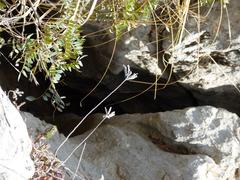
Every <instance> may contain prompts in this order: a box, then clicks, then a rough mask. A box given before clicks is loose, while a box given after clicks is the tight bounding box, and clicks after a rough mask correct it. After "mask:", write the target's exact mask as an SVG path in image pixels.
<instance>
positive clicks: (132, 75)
mask: <svg viewBox="0 0 240 180" xmlns="http://www.w3.org/2000/svg"><path fill="white" fill-rule="evenodd" d="M123 67H124V74H125V78H126V80H132V79H136V78H137V73H133V72H132V71H131V69H130V66H129V65H127V66H126V65H123Z"/></svg>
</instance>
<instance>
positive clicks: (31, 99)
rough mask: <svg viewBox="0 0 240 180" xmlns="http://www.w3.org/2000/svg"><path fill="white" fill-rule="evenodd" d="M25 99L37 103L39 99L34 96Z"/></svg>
mask: <svg viewBox="0 0 240 180" xmlns="http://www.w3.org/2000/svg"><path fill="white" fill-rule="evenodd" d="M25 99H26V100H28V101H35V100H36V99H37V98H35V97H33V96H27V97H26V98H25Z"/></svg>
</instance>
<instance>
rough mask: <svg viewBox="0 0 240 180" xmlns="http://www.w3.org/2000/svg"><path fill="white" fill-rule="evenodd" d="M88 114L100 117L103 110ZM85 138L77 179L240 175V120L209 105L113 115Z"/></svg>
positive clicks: (70, 163) (66, 151)
mask: <svg viewBox="0 0 240 180" xmlns="http://www.w3.org/2000/svg"><path fill="white" fill-rule="evenodd" d="M92 118H93V119H92V120H94V121H96V120H101V119H102V114H95V115H94V116H93V117H92ZM27 119H28V121H27V122H29V121H31V120H30V119H31V117H30V116H28V118H27ZM89 120H91V117H89ZM34 121H36V118H35V120H34ZM38 121H39V120H38ZM90 132H91V130H90V131H87V132H86V133H84V134H83V135H79V136H75V137H72V138H70V139H69V141H68V142H67V144H66V145H65V146H63V148H62V149H61V151H60V153H59V156H58V157H59V158H60V159H61V160H64V159H65V158H66V157H67V155H68V154H69V153H70V152H71V150H72V149H73V147H75V146H77V145H78V144H79V143H81V142H82V140H83V139H84V138H85V137H86V136H87V135H88V134H89V133H90ZM57 137H60V136H59V135H56V136H55V137H54V138H55V139H54V140H52V141H54V142H55V145H54V143H52V142H50V144H51V145H52V150H53V151H54V150H56V148H57V146H58V145H59V141H60V142H61V141H62V140H63V139H62V138H60V139H59V141H58V140H57ZM86 143H87V144H86V149H85V150H84V152H83V156H82V160H81V165H80V168H79V171H78V175H79V177H78V178H79V179H81V178H83V179H100V178H101V177H102V176H103V177H104V178H105V179H109V180H115V179H131V180H132V179H133V180H135V179H136V180H138V179H141V180H144V179H146V180H147V179H171V180H178V179H184V180H192V179H197V180H198V179H211V180H215V179H216V180H221V179H237V178H239V177H237V175H235V174H236V172H238V170H239V167H240V151H239V149H240V119H239V117H238V116H237V115H236V114H233V113H230V112H228V111H226V110H224V109H218V108H214V107H211V106H201V107H196V108H187V109H183V110H174V111H167V112H160V113H151V114H131V115H130V114H125V115H120V116H115V117H113V118H112V119H110V120H108V121H106V122H105V123H104V124H103V125H102V126H101V127H99V128H98V129H97V131H96V132H95V133H94V134H93V135H92V136H91V137H90V138H89V139H88V140H87V141H86ZM81 151H82V147H80V148H79V149H78V150H77V151H76V152H75V153H74V154H73V156H72V157H71V158H70V159H69V161H68V162H67V163H66V165H67V167H69V168H70V169H71V168H72V170H73V172H74V171H75V169H74V168H76V166H77V162H78V159H79V157H80V154H81Z"/></svg>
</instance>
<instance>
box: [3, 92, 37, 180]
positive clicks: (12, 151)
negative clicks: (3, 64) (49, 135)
mask: <svg viewBox="0 0 240 180" xmlns="http://www.w3.org/2000/svg"><path fill="white" fill-rule="evenodd" d="M0 144H1V146H0V179H3V180H15V179H17V180H26V179H29V178H31V177H32V175H33V173H34V166H33V162H32V160H31V158H30V153H31V150H32V143H31V140H30V138H29V136H28V132H27V128H26V125H25V122H24V121H23V119H22V117H21V115H20V114H19V112H18V110H17V109H16V108H15V107H14V106H13V105H12V104H11V102H10V100H9V99H8V97H7V96H6V95H5V93H4V92H3V91H2V89H1V88H0Z"/></svg>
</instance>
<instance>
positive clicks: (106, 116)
mask: <svg viewBox="0 0 240 180" xmlns="http://www.w3.org/2000/svg"><path fill="white" fill-rule="evenodd" d="M111 111H112V107H110V108H109V109H107V108H106V107H105V115H104V116H103V118H104V119H110V118H112V117H113V116H115V111H112V112H111Z"/></svg>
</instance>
